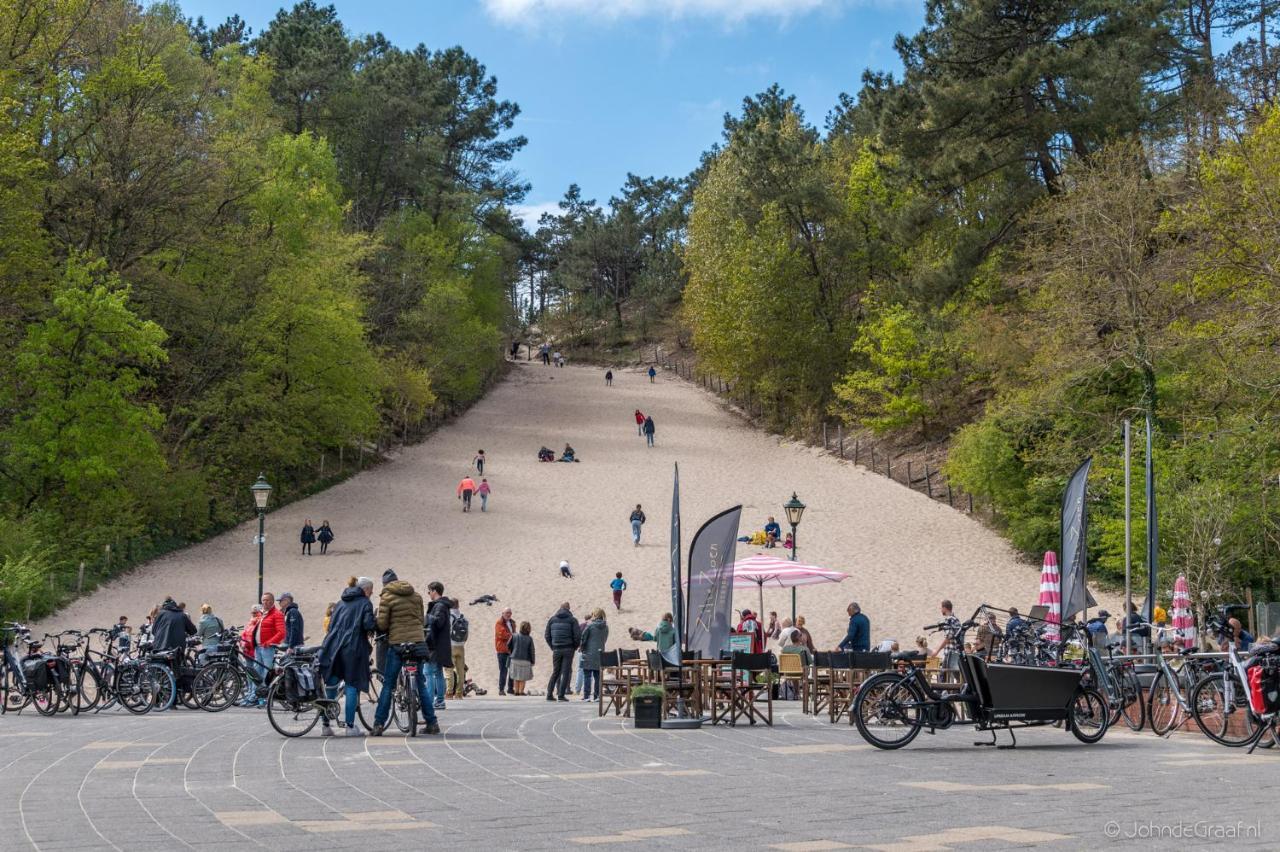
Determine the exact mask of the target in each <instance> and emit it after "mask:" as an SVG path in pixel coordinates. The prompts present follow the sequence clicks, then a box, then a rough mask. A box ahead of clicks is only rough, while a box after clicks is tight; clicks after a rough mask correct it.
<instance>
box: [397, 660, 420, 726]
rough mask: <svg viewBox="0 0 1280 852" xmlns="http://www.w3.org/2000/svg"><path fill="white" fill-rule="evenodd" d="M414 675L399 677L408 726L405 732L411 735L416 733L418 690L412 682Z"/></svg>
mask: <svg viewBox="0 0 1280 852" xmlns="http://www.w3.org/2000/svg"><path fill="white" fill-rule="evenodd" d="M415 677H416V676H415V675H408V674H405V675H401V677H400V689H401V690H402V691H403V692H404V715H405V719H406V720H407V721H406V724H407V726H408V728H409V730H408V731H406V732H405V733H407V734H408V735H409V736H411V737H416V736H417V735H418V690H417V684H416V683H414V679H415Z"/></svg>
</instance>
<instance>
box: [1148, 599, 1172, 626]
mask: <svg viewBox="0 0 1280 852" xmlns="http://www.w3.org/2000/svg"><path fill="white" fill-rule="evenodd" d="M1151 621H1152V623H1154V624H1167V623H1168V622H1169V613H1167V612H1165V611H1164V607H1162V606H1160V604H1158V603H1157V604H1156V611H1155V612H1154V613H1152V618H1151Z"/></svg>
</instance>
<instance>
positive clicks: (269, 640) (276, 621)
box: [242, 592, 284, 707]
mask: <svg viewBox="0 0 1280 852" xmlns="http://www.w3.org/2000/svg"><path fill="white" fill-rule="evenodd" d="M283 641H284V613H282V612H280V610H279V609H278V608H277V607H276V596H275V595H273V594H271V593H270V592H267V593H266V594H264V595H263V596H262V620H261V621H259V622H258V626H257V627H256V628H255V629H254V637H253V644H254V652H253V659H254V662H256V663H257V668H258V674H259V675H260V676H261V677H262V679H263V680H264V681H265V680H266V678H267V676H268V675H269V674H270V672H271V670H272V669H273V668H274V667H275V663H276V646H277V645H279V644H280V643H281V642H283ZM242 703H243V704H244V705H245V706H252V705H257V706H258V707H265V706H266V704H267V697H266V696H265V695H263V696H259V695H258V684H257V682H256V681H252V680H251V681H249V692H248V694H247V695H245V698H244V701H243V702H242Z"/></svg>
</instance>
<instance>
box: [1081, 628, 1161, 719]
mask: <svg viewBox="0 0 1280 852" xmlns="http://www.w3.org/2000/svg"><path fill="white" fill-rule="evenodd" d="M1073 626H1074V628H1075V632H1076V635H1077V636H1079V637H1081V644H1082V646H1083V649H1084V658H1083V659H1082V660H1081V661H1080V664H1081V667H1082V668H1083V670H1084V673H1085V674H1084V677H1083V679H1082V681H1081V682H1082V683H1083V684H1085V685H1086V686H1095V687H1100V689H1099V692H1101V693H1102V695H1103V696H1105V697H1106V699H1107V706H1108V708H1109V709H1110V711H1111V719H1110V724H1112V725H1114V724H1116V723H1117V722H1119V721H1120V720H1121V719H1123V720H1124V723H1125V725H1127V726H1128V727H1129V728H1130V730H1134V731H1140V730H1142V727H1143V725H1144V724H1146V719H1147V708H1146V704H1145V702H1144V701H1143V698H1142V684H1141V682H1140V681H1139V680H1138V672H1137V669H1136V667H1135V666H1134V664H1133V661H1132V660H1117V659H1115V647H1114V646H1108V647H1107V658H1106V659H1105V660H1104V659H1103V658H1102V654H1101V652H1099V650H1098V649H1097V647H1096V646H1094V644H1093V642H1091V641H1089V638H1088V636H1089V633H1088V630H1087V629H1086V628H1085V625H1084V624H1081V623H1076V624H1075V625H1073Z"/></svg>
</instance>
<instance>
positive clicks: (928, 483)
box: [924, 462, 933, 499]
mask: <svg viewBox="0 0 1280 852" xmlns="http://www.w3.org/2000/svg"><path fill="white" fill-rule="evenodd" d="M924 484H925V487H926V488H928V489H929V497H930V498H931V499H932V497H933V476H932V475H931V474H930V473H929V463H928V462H925V463H924Z"/></svg>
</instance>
